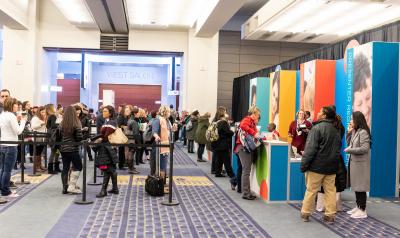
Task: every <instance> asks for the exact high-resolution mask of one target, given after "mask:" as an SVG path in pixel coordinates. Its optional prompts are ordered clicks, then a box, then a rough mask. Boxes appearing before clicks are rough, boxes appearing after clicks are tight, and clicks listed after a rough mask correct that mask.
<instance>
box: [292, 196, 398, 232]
mask: <svg viewBox="0 0 400 238" xmlns="http://www.w3.org/2000/svg"><path fill="white" fill-rule="evenodd" d="M290 205H291V206H292V207H294V208H296V209H297V210H299V211H300V210H301V203H290ZM345 207H346V208H347V210H349V209H350V208H349V207H347V206H345ZM323 215H324V213H322V212H314V213H312V215H311V216H312V218H314V219H315V220H316V221H317V222H319V223H321V224H322V225H324V226H325V227H327V228H328V229H330V230H331V231H333V232H335V233H336V234H337V235H339V236H341V237H371V238H373V237H374V238H375V237H400V230H399V229H396V228H395V227H393V226H390V225H388V224H386V223H384V222H381V221H379V220H377V219H375V218H373V217H370V216H369V217H368V218H366V219H353V218H351V217H350V215H348V214H347V213H346V212H338V213H337V214H336V219H335V223H334V224H332V225H329V224H325V223H324V222H323V221H322V217H323Z"/></svg>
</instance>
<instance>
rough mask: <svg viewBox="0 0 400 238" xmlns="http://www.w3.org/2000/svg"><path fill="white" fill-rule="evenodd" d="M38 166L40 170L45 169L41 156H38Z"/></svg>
mask: <svg viewBox="0 0 400 238" xmlns="http://www.w3.org/2000/svg"><path fill="white" fill-rule="evenodd" d="M39 167H40V169H41V170H42V172H44V171H46V170H47V169H46V168H45V167H44V166H43V165H42V156H39Z"/></svg>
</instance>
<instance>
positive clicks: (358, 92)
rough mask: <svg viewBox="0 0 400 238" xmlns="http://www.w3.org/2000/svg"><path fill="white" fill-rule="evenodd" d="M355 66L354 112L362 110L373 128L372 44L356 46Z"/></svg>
mask: <svg viewBox="0 0 400 238" xmlns="http://www.w3.org/2000/svg"><path fill="white" fill-rule="evenodd" d="M353 67H354V71H353V73H354V76H353V112H355V111H360V112H362V113H363V114H364V116H365V119H366V121H367V123H368V126H369V128H371V114H372V44H365V45H361V46H358V47H355V48H354V56H353Z"/></svg>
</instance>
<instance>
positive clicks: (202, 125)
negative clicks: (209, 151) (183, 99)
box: [195, 112, 211, 162]
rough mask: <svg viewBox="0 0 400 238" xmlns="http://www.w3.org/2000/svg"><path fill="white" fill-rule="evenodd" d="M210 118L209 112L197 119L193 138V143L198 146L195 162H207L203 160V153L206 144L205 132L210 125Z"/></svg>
mask: <svg viewBox="0 0 400 238" xmlns="http://www.w3.org/2000/svg"><path fill="white" fill-rule="evenodd" d="M210 117H211V114H210V113H209V112H207V113H206V114H204V115H203V116H201V117H199V123H198V125H197V130H196V137H195V141H196V142H197V143H198V144H199V148H198V149H197V162H207V160H203V153H204V149H205V147H206V144H207V139H206V132H207V129H208V126H209V125H210V121H209V119H210Z"/></svg>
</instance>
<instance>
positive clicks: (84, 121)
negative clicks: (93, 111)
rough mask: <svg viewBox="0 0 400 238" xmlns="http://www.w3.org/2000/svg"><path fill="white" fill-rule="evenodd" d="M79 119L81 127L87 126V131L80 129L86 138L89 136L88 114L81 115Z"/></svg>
mask: <svg viewBox="0 0 400 238" xmlns="http://www.w3.org/2000/svg"><path fill="white" fill-rule="evenodd" d="M79 120H80V121H81V124H82V128H85V127H87V128H88V130H87V131H82V134H83V139H84V140H86V139H87V138H89V134H90V119H89V116H87V115H82V117H81V118H79Z"/></svg>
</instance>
